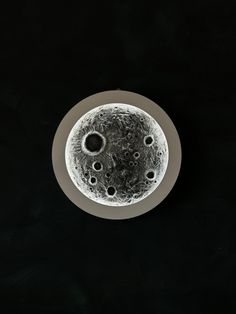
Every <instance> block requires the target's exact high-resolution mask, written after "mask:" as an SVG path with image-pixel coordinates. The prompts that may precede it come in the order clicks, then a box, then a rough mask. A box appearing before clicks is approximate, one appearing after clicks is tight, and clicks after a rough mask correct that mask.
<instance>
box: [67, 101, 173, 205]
mask: <svg viewBox="0 0 236 314" xmlns="http://www.w3.org/2000/svg"><path fill="white" fill-rule="evenodd" d="M65 161H66V168H67V171H68V173H69V176H70V178H71V180H72V181H73V183H74V185H75V186H76V187H77V188H78V189H79V191H80V192H81V193H83V194H84V195H85V196H86V197H88V198H89V199H91V200H93V201H95V202H97V203H100V204H103V205H108V206H117V207H118V206H126V205H130V204H134V203H137V202H139V201H141V200H143V199H144V198H146V197H147V196H148V195H150V194H151V193H152V192H153V191H154V190H155V189H156V188H157V187H158V185H159V184H160V183H161V181H162V179H163V177H164V175H165V172H166V169H167V165H168V144H167V140H166V137H165V135H164V133H163V131H162V129H161V127H160V125H159V124H158V123H157V122H156V120H155V119H154V118H153V117H151V116H150V115H149V114H148V113H147V112H145V111H144V110H142V109H140V108H138V107H135V106H132V105H129V104H122V103H111V104H105V105H101V106H98V107H96V108H94V109H92V110H90V111H88V112H87V113H85V114H84V115H83V116H82V117H81V118H80V119H79V120H78V121H77V122H76V124H75V125H74V126H73V128H72V129H71V132H70V134H69V136H68V139H67V142H66V148H65Z"/></svg>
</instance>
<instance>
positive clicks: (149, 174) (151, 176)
mask: <svg viewBox="0 0 236 314" xmlns="http://www.w3.org/2000/svg"><path fill="white" fill-rule="evenodd" d="M146 178H147V179H148V180H153V179H154V178H155V172H154V171H153V170H148V171H147V172H146Z"/></svg>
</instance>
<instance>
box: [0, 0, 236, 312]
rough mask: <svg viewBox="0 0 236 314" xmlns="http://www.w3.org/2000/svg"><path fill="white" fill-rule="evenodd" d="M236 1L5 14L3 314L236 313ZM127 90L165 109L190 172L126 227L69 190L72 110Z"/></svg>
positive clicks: (30, 5)
mask: <svg viewBox="0 0 236 314" xmlns="http://www.w3.org/2000/svg"><path fill="white" fill-rule="evenodd" d="M233 4H234V2H233V1H231V3H230V1H228V3H226V2H224V3H223V1H222V2H220V1H210V0H208V1H206V0H205V1H203V0H201V1H177V0H175V1H174V0H171V1H168V0H166V1H164V0H163V1H156V2H155V3H152V2H148V1H143V2H141V1H140V2H136V1H124V2H121V1H114V0H113V1H109V2H106V3H103V2H99V1H94V2H92V1H87V2H86V3H85V2H84V1H77V3H76V4H75V3H72V2H52V1H51V2H50V1H48V2H47V3H42V2H41V1H38V0H35V1H18V2H17V3H11V2H8V3H7V4H5V5H4V7H3V8H2V9H1V11H0V15H1V39H0V43H1V50H0V60H1V69H0V73H1V75H0V88H1V92H0V110H1V112H0V119H1V132H0V151H1V154H0V158H1V186H2V188H1V191H2V193H1V206H0V207H1V209H0V222H1V226H0V248H1V250H0V264H1V267H0V299H1V301H0V307H1V313H17V314H18V313H32V314H34V313H68V314H72V313H92V314H97V313H99V314H100V313H101V314H103V313H109V314H115V313H124V314H128V313H136V314H137V313H158V314H167V313H168V314H172V313H173V314H179V313H180V314H182V313H183V314H185V313H187V314H194V313H201V314H202V313H203V314H205V313H207V314H212V313H222V314H228V313H235V312H236V299H235V297H236V295H235V291H236V274H235V268H236V265H235V262H236V243H235V240H236V234H235V219H236V213H235V206H234V204H235V202H234V190H235V182H234V165H235V128H234V127H233V124H234V123H235V115H234V112H235V110H234V109H235V108H234V107H235V102H236V93H235V69H236V68H235V52H236V51H235V40H236V31H235V15H234V12H233V9H234V8H233ZM116 88H120V89H123V90H128V91H133V92H137V93H140V94H143V95H144V96H146V97H148V98H150V99H152V100H153V101H155V102H157V103H158V104H159V105H160V106H161V107H162V108H163V109H164V110H165V111H166V112H167V113H168V115H169V116H170V117H171V119H172V120H173V122H174V123H175V125H176V128H177V130H178V132H179V135H180V138H181V142H182V150H183V159H182V168H181V173H180V176H179V178H178V181H177V183H176V185H175V187H174V189H173V190H172V191H171V193H170V194H169V196H168V197H167V198H166V199H165V200H164V201H163V202H162V203H161V204H160V205H159V206H158V207H157V208H156V209H154V210H152V211H151V212H149V213H147V214H145V215H143V216H140V217H138V218H134V219H131V220H124V221H109V220H104V219H100V218H96V217H93V216H91V215H88V214H86V213H84V212H83V211H81V210H80V209H78V208H77V207H76V206H74V205H73V204H72V203H71V202H70V200H69V199H67V197H66V196H65V195H64V194H63V192H62V191H61V190H60V188H59V186H58V184H57V182H56V179H55V177H54V174H53V170H52V164H51V147H52V141H53V137H54V134H55V131H56V128H57V126H58V124H59V122H60V121H61V119H62V118H63V116H64V115H65V114H66V113H67V111H68V110H69V109H70V108H71V107H72V106H74V105H75V104H76V103H77V102H78V101H80V100H82V99H83V98H85V97H87V96H89V95H91V94H94V93H96V92H100V91H104V90H110V89H116Z"/></svg>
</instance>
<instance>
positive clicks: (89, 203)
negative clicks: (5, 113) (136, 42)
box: [52, 90, 181, 219]
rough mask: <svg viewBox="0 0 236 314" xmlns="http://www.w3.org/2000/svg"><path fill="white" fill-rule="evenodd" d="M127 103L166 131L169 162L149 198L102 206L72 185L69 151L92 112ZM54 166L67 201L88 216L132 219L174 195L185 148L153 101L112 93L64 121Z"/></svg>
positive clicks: (84, 102) (80, 106)
mask: <svg viewBox="0 0 236 314" xmlns="http://www.w3.org/2000/svg"><path fill="white" fill-rule="evenodd" d="M109 103H123V104H129V105H133V106H136V107H138V108H140V109H142V110H144V111H146V112H147V113H149V114H150V115H151V116H152V117H153V118H154V119H155V120H156V121H157V123H158V124H159V125H160V127H161V128H162V130H163V132H164V134H165V137H166V139H167V143H168V151H169V160H168V166H167V169H166V172H165V175H164V177H163V179H162V181H161V183H160V184H159V186H158V187H157V188H156V189H155V190H154V191H153V192H152V193H151V194H150V195H149V196H147V197H146V198H144V199H143V200H141V201H139V202H138V203H135V204H130V205H127V206H121V207H116V206H107V205H103V204H99V203H97V202H95V201H93V200H91V199H89V198H88V197H86V196H85V195H84V194H83V193H81V192H80V191H79V189H78V188H77V187H76V186H75V185H74V183H73V182H72V180H71V178H70V176H69V173H68V171H67V167H66V161H65V147H66V142H67V138H68V136H69V134H70V131H71V129H72V128H73V126H74V125H75V123H76V122H77V121H78V120H79V118H80V117H81V116H83V115H84V114H85V113H86V112H88V111H89V110H91V109H93V108H95V107H97V106H100V105H104V104H109ZM52 163H53V170H54V173H55V176H56V179H57V181H58V183H59V185H60V187H61V189H62V190H63V192H64V193H65V194H66V195H67V197H68V198H69V199H70V200H71V201H72V202H73V203H74V204H75V205H76V206H78V207H79V208H81V209H82V210H84V211H85V212H87V213H89V214H92V215H94V216H97V217H101V218H107V219H128V218H132V217H136V216H139V215H142V214H144V213H146V212H148V211H149V210H151V209H153V208H154V207H156V206H157V205H158V204H159V203H160V202H161V201H162V200H163V199H164V198H165V197H166V196H167V195H168V193H169V192H170V191H171V189H172V188H173V186H174V184H175V182H176V179H177V177H178V174H179V171H180V166H181V144H180V139H179V136H178V133H177V130H176V128H175V126H174V124H173V122H172V121H171V119H170V118H169V117H168V115H167V114H166V113H165V111H164V110H163V109H161V108H160V107H159V106H158V105H157V104H156V103H154V102H153V101H151V100H150V99H148V98H146V97H144V96H142V95H139V94H136V93H133V92H128V91H122V90H111V91H105V92H101V93H97V94H94V95H92V96H89V97H87V98H85V99H83V100H82V101H80V102H79V103H78V104H76V105H75V106H74V107H73V108H72V109H71V110H70V111H69V112H68V113H67V114H66V115H65V117H64V118H63V120H62V121H61V123H60V125H59V126H58V129H57V131H56V134H55V137H54V140H53V146H52Z"/></svg>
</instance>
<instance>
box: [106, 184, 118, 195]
mask: <svg viewBox="0 0 236 314" xmlns="http://www.w3.org/2000/svg"><path fill="white" fill-rule="evenodd" d="M115 193H116V189H115V188H114V187H113V186H109V187H108V188H107V195H108V196H114V195H115Z"/></svg>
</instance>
